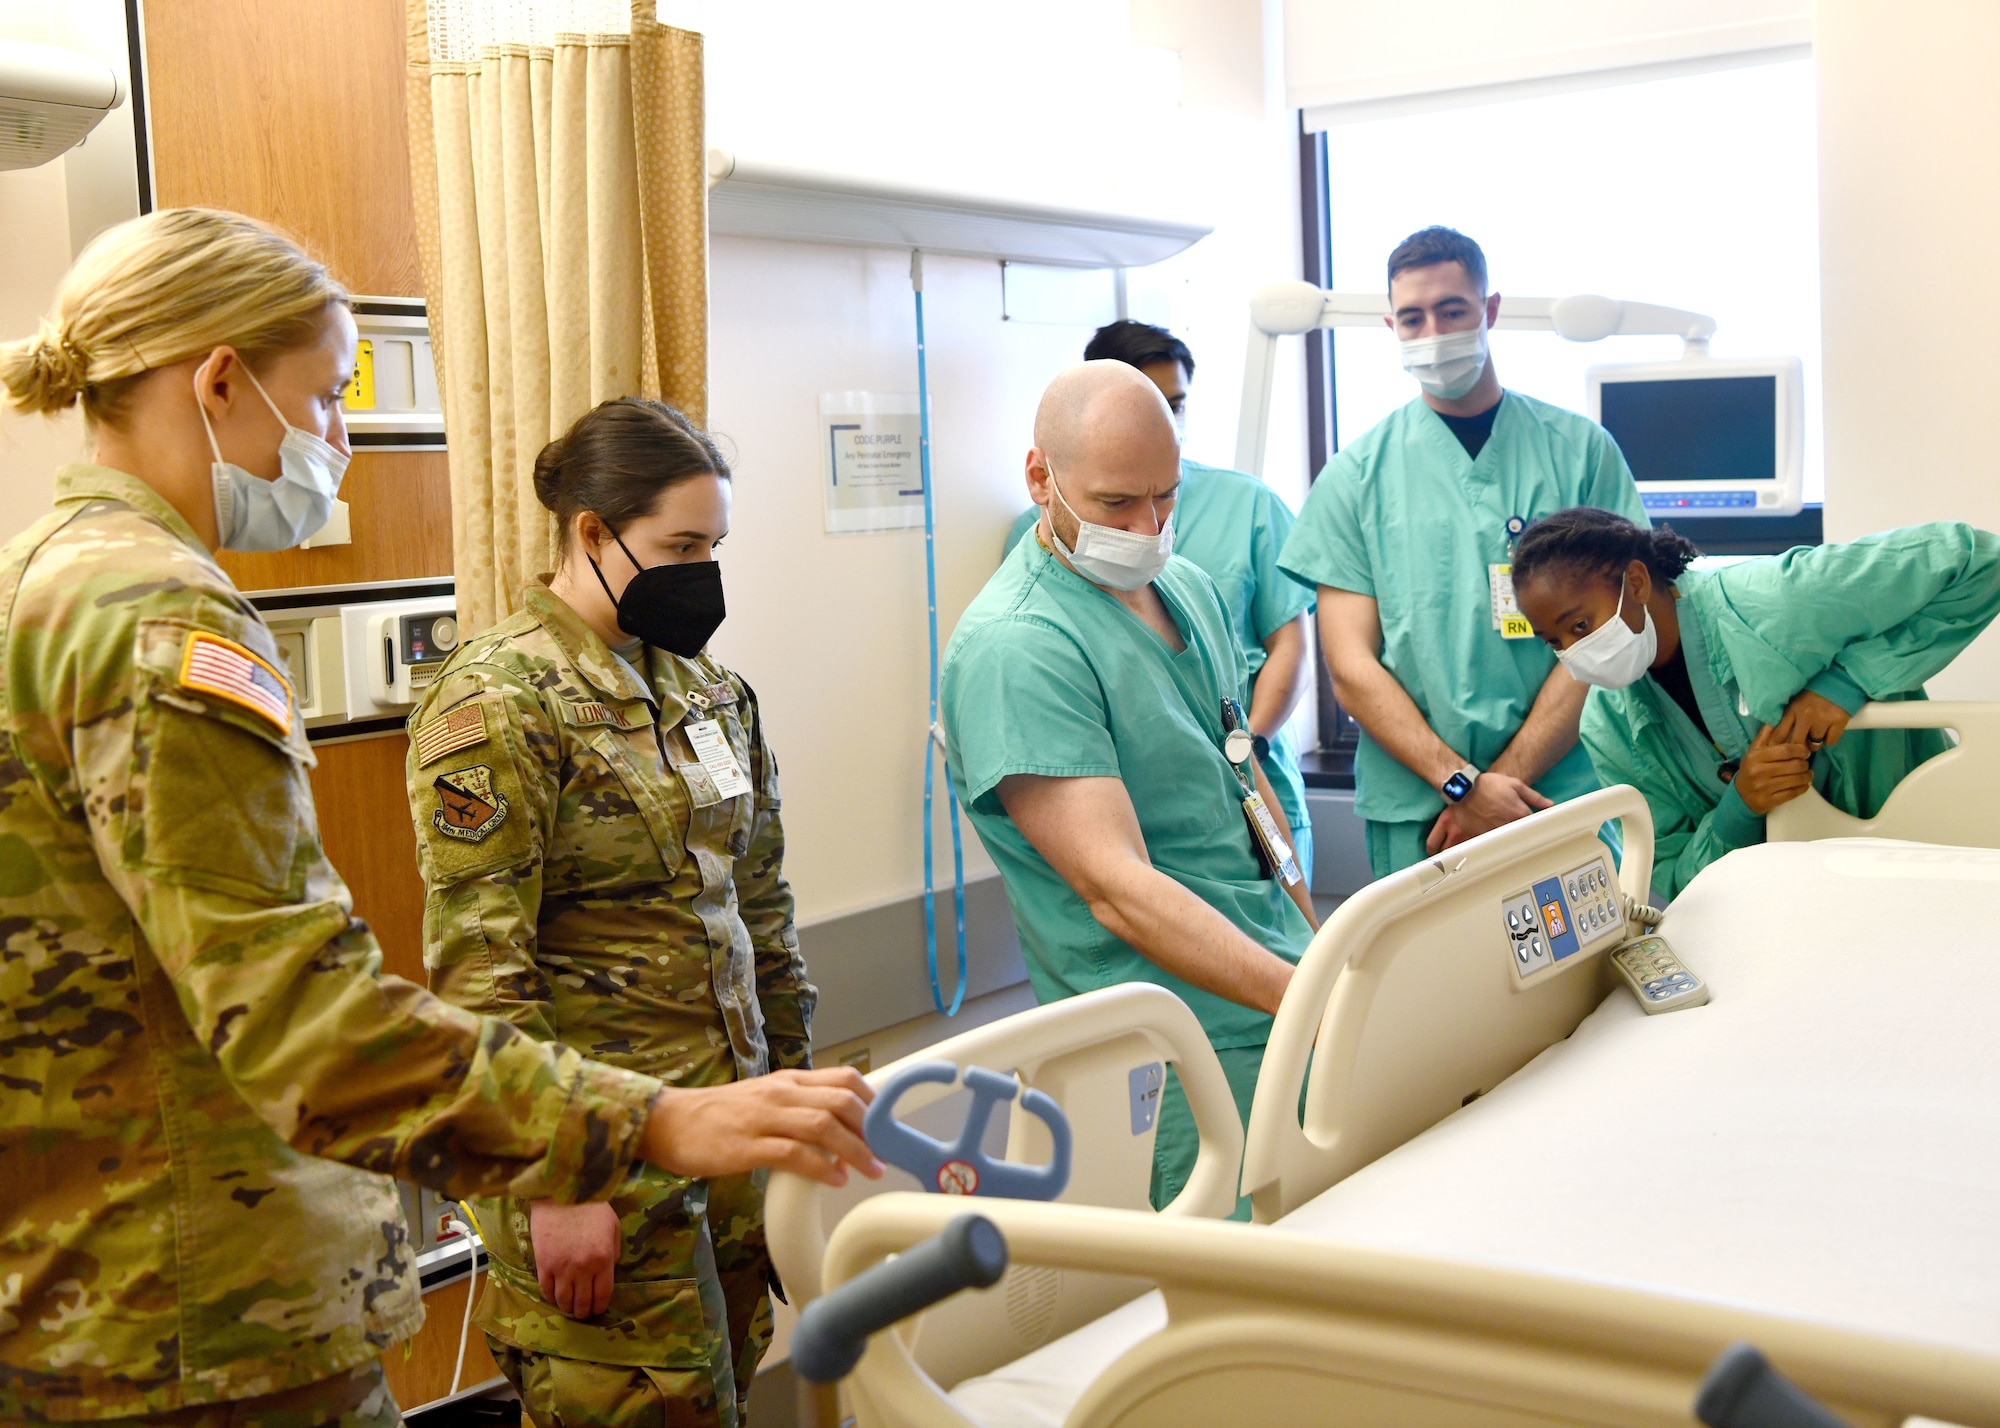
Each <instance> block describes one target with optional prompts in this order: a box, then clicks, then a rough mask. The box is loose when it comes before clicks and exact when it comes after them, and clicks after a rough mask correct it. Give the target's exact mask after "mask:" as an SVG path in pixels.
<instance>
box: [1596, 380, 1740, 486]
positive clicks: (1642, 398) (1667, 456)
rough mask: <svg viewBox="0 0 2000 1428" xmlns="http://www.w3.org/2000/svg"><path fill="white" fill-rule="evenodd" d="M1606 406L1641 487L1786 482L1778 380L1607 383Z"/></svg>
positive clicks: (1602, 394)
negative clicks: (1782, 479)
mask: <svg viewBox="0 0 2000 1428" xmlns="http://www.w3.org/2000/svg"><path fill="white" fill-rule="evenodd" d="M1598 406H1599V410H1600V412H1601V413H1602V415H1601V416H1600V418H1599V419H1600V420H1601V421H1602V422H1603V424H1604V429H1605V430H1606V431H1608V432H1610V433H1611V435H1612V437H1613V438H1614V439H1615V440H1616V441H1617V442H1618V449H1619V450H1620V451H1623V452H1624V453H1625V463H1626V464H1627V465H1628V466H1630V467H1631V468H1632V476H1633V479H1634V480H1637V481H1644V482H1664V483H1668V484H1677V483H1680V482H1694V481H1700V482H1716V481H1733V482H1744V481H1769V480H1772V479H1773V478H1775V477H1777V476H1778V475H1779V472H1778V379H1777V378H1776V377H1683V378H1680V379H1677V380H1671V381H1639V382H1605V383H1604V384H1603V385H1602V386H1601V387H1600V388H1599V389H1598Z"/></svg>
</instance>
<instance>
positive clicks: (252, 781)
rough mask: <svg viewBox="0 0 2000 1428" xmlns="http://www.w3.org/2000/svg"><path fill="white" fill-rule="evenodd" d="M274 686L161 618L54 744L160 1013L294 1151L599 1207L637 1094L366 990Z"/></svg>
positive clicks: (637, 1087)
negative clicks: (158, 978)
mask: <svg viewBox="0 0 2000 1428" xmlns="http://www.w3.org/2000/svg"><path fill="white" fill-rule="evenodd" d="M85 643H87V641H86V640H85V639H84V637H83V636H80V635H79V636H76V637H74V638H72V640H71V649H72V652H75V651H77V650H79V649H80V648H81V646H82V645H84V644H85ZM80 658H83V659H86V660H87V659H88V658H89V656H87V655H83V656H80ZM280 664H281V661H280V660H279V658H278V656H277V651H276V647H275V645H274V644H273V643H272V641H271V637H270V633H269V631H268V630H266V629H265V628H264V627H263V625H262V624H261V623H260V622H258V621H257V620H255V618H254V617H252V616H250V615H247V614H245V613H243V612H242V611H240V610H238V609H237V608H235V607H234V606H233V605H231V604H229V603H228V602H227V601H225V600H224V599H222V598H221V597H220V596H219V595H202V596H198V597H196V598H193V599H190V598H188V597H187V596H185V595H183V596H180V597H178V598H177V599H176V601H175V603H174V605H173V607H172V611H171V614H169V615H166V616H164V617H161V618H140V619H139V620H138V621H137V635H136V643H135V644H125V645H124V647H123V649H121V650H120V651H119V653H118V656H117V657H116V659H115V660H113V661H110V662H107V663H106V665H105V666H104V668H105V669H106V670H107V675H106V678H107V679H108V680H109V681H111V682H115V683H116V684H118V685H119V686H121V688H120V689H118V690H117V691H115V693H116V694H117V695H118V696H119V697H117V698H115V699H105V700H103V701H101V703H100V707H101V708H103V709H105V710H107V711H108V712H107V713H106V714H105V716H104V717H96V718H88V717H76V718H75V719H74V722H73V724H72V726H71V727H70V728H69V729H68V730H64V731H61V732H62V733H63V734H66V735H67V742H68V743H69V744H70V753H71V757H72V758H73V759H74V763H75V768H76V770H77V778H78V780H79V782H80V784H81V792H82V796H83V804H84V810H85V814H86V817H87V819H88V822H89V825H90V828H91V835H92V837H93V839H94V840H95V842H96V844H97V848H98V855H99V861H100V862H101V864H102V866H103V868H104V870H105V872H106V874H107V876H108V877H109V878H110V879H111V881H112V883H113V885H114V886H115V887H116V889H117V891H118V894H119V896H120V897H121V898H122V899H123V901H124V902H125V904H126V905H127V906H128V907H129V908H130V909H131V912H132V915H133V917H134V919H135V920H136V922H137V925H138V927H139V930H140V931H141V932H142V933H143V935H144V936H145V938H146V939H147V941H148V943H149V944H150V945H151V948H152V950H153V952H154V954H155V955H156V956H157V957H158V958H159V961H160V965H161V966H162V968H163V969H164V970H165V971H166V973H167V975H168V976H169V977H170V978H171V979H172V982H173V985H174V988H175V992H176V995H177V997H178V999H179V1002H180V1011H181V1013H182V1014H184V1015H185V1016H186V1017H187V1019H188V1021H189V1023H190V1024H191V1026H192V1028H193V1030H194V1033H195V1035H196V1036H197V1037H198V1038H199V1041H200V1043H201V1045H202V1046H204V1047H206V1048H207V1049H208V1051H209V1052H210V1054H212V1055H213V1056H214V1057H215V1058H216V1060H217V1061H218V1063H219V1064H220V1065H221V1067H222V1069H223V1071H224V1073H225V1074H226V1075H227V1076H228V1077H229V1079H230V1081H231V1083H232V1085H233V1086H234V1088H235V1089H236V1091H237V1092H238V1094H240V1095H241V1096H242V1097H243V1099H244V1101H245V1102H246V1103H247V1104H248V1105H249V1106H250V1107H251V1108H252V1109H253V1110H254V1111H255V1112H256V1113H257V1115H258V1116H259V1117H260V1118H261V1119H262V1120H264V1121H265V1122H266V1123H267V1124H268V1125H270V1126H271V1127H272V1128H273V1129H274V1130H275V1131H276V1132H277V1133H278V1134H279V1135H281V1136H282V1137H284V1139H285V1140H286V1141H288V1142H289V1143H290V1144H291V1145H292V1146H293V1147H294V1148H296V1149H298V1150H300V1151H302V1152H306V1153H309V1154H313V1155H320V1156H325V1157H327V1158H330V1159H334V1160H341V1161H345V1162H346V1163H348V1164H350V1165H355V1166H359V1167H361V1168H363V1169H367V1170H374V1171H380V1172H385V1173H388V1174H391V1175H396V1176H400V1177H402V1178H405V1179H410V1180H415V1181H417V1182H419V1183H421V1184H424V1185H428V1186H431V1187H433V1188H435V1189H438V1190H441V1191H443V1192H445V1193H447V1194H452V1195H459V1196H463V1195H468V1194H476V1193H477V1194H499V1193H505V1194H512V1195H518V1196H523V1197H550V1198H555V1199H561V1200H577V1199H589V1198H601V1197H603V1196H605V1195H608V1194H609V1193H610V1192H611V1191H612V1190H613V1189H614V1188H616V1187H617V1185H618V1184H619V1183H620V1181H621V1180H622V1179H623V1178H624V1175H625V1172H626V1170H627V1168H628V1166H629V1165H630V1163H631V1161H632V1159H633V1157H634V1155H635V1153H636V1150H637V1148H638V1144H639V1139H640V1136H641V1133H642V1132H643V1130H644V1127H645V1123H646V1118H647V1115H648V1112H649V1110H650V1108H651V1105H652V1102H653V1100H654V1098H655V1097H656V1096H657V1095H658V1093H659V1089H660V1084H659V1082H657V1081H655V1080H653V1079H652V1078H650V1077H645V1076H639V1075H635V1074H632V1073H630V1072H625V1071H619V1070H615V1069H613V1068H610V1067H605V1066H600V1065H597V1064H595V1063H593V1062H590V1061H586V1060H584V1059H583V1058H582V1057H580V1056H578V1055H577V1054H576V1053H575V1052H573V1051H570V1050H568V1049H566V1048H564V1047H561V1046H559V1045H551V1044H547V1043H543V1042H537V1041H534V1040H532V1039H530V1038H528V1037H525V1036H523V1035H521V1034H520V1033H519V1032H518V1031H516V1030H515V1029H514V1028H513V1027H512V1026H510V1025H508V1024H507V1023H506V1022H504V1021H500V1020H495V1019H492V1018H480V1017H476V1016H473V1015H472V1014H470V1013H469V1012H466V1011H462V1010H460V1009H459V1008H457V1007H453V1006H449V1005H447V1004H446V1003H444V1002H442V1001H440V1000H439V999H437V998H436V997H434V996H432V995H431V994H430V993H429V992H427V991H425V990H424V989H423V988H421V987H417V986H415V985H413V984H411V983H409V982H406V981H403V980H402V979H400V978H397V977H388V976H383V975H382V974H381V971H380V968H381V951H380V949H379V948H378V947H377V945H376V943H375V939H374V936H373V934H372V933H371V932H370V931H369V930H368V928H367V926H366V924H365V923H362V922H359V921H357V920H356V919H355V918H353V917H352V916H351V915H350V912H351V907H352V901H351V899H350V897H349V894H348V890H347V887H346V885H345V884H344V883H343V882H342V881H341V879H340V876H339V874H338V873H336V872H335V871H334V869H333V867H332V866H331V864H329V863H328V862H327V860H326V857H325V855H324V853H323V852H322V851H321V848H320V844H319V837H318V828H317V824H316V820H315V818H314V816H313V807H312V794H311V790H310V787H309V785H308V784H307V781H306V768H307V766H308V764H309V762H310V759H311V755H310V753H309V751H308V750H307V748H306V745H305V743H304V739H303V736H302V733H301V732H300V731H299V730H298V728H297V727H296V726H295V721H294V719H293V718H292V709H291V696H290V690H289V687H288V686H286V685H285V684H284V682H283V680H282V679H281V678H280V677H279V676H278V674H277V670H278V668H279V667H280ZM106 692H107V693H108V692H113V691H106ZM156 1014H157V1013H156Z"/></svg>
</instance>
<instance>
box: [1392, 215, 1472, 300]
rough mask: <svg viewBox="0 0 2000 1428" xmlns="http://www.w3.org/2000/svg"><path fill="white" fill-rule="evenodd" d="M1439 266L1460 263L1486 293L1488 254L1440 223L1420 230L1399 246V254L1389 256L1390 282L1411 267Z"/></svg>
mask: <svg viewBox="0 0 2000 1428" xmlns="http://www.w3.org/2000/svg"><path fill="white" fill-rule="evenodd" d="M1437 263H1457V264H1458V265H1459V266H1460V267H1462V268H1464V269H1465V275H1466V276H1467V277H1468V278H1471V279H1472V281H1473V282H1475V283H1477V284H1478V285H1479V290H1480V291H1481V292H1485V291H1486V255H1485V254H1484V253H1482V252H1481V251H1480V250H1479V245H1478V244H1477V243H1475V242H1473V241H1472V240H1471V239H1470V238H1468V237H1466V236H1465V235H1464V234H1463V233H1461V232H1459V231H1458V230H1457V229H1456V228H1446V227H1445V226H1444V225H1442V224H1438V223H1433V224H1432V225H1431V226H1430V227H1428V228H1419V229H1418V230H1417V231H1416V232H1414V233H1412V234H1411V235H1410V236H1409V237H1407V238H1405V239H1404V240H1403V241H1402V242H1400V243H1398V244H1397V245H1396V251H1395V252H1393V253H1391V254H1390V255H1389V281H1390V282H1391V283H1394V282H1395V281H1396V274H1398V273H1403V272H1408V271H1409V270H1410V269H1411V268H1428V267H1431V266H1432V265H1433V264H1437Z"/></svg>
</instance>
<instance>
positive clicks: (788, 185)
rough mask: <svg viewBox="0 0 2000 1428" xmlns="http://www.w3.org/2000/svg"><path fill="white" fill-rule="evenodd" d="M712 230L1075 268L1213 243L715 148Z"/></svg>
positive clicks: (1164, 224)
mask: <svg viewBox="0 0 2000 1428" xmlns="http://www.w3.org/2000/svg"><path fill="white" fill-rule="evenodd" d="M708 227H709V231H710V232H711V233H717V234H728V235H730V236H732V237H743V238H779V239H786V240H789V241H792V242H800V243H837V244H844V245H857V246H861V247H868V248H916V249H921V250H922V251H923V252H925V253H932V254H939V255H948V256H954V257H962V258H992V259H995V260H998V261H1001V262H1015V263H1046V264H1049V265H1051V266H1055V267H1067V268H1142V267H1145V266H1147V265H1148V264H1151V263H1157V262H1159V261H1160V260H1161V259H1163V258H1171V257H1173V256H1174V254H1176V253H1179V252H1181V251H1183V250H1184V249H1186V248H1188V247H1189V246H1191V245H1192V244H1194V243H1196V242H1198V241H1200V240H1201V239H1202V238H1205V237H1207V236H1208V234H1209V233H1210V232H1211V231H1212V230H1211V229H1210V228H1209V227H1208V226H1206V225H1203V224H1196V223H1181V222H1175V221H1172V220H1168V219H1161V218H1143V217H1138V216H1136V215H1131V214H1120V213H1103V212H1094V211H1090V210H1086V209H1074V208H1052V207H1046V206H1042V205H1037V204H1029V203H1017V202H1014V201H1012V200H1005V199H992V198H981V197H976V196H973V195H968V194H953V193H944V192H939V191H935V190H926V189H916V188H906V187H901V186H898V185H894V184H887V183H881V182H878V181H876V180H872V179H861V178H852V177H847V176H844V175H839V174H828V173H817V172H809V171H806V170H801V169H786V168H779V167H775V166H771V165H765V164H760V163H755V162H752V161H749V160H745V159H739V158H736V157H735V156H733V155H731V154H729V153H728V152H727V151H725V150H721V149H710V150H709V194H708Z"/></svg>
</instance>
